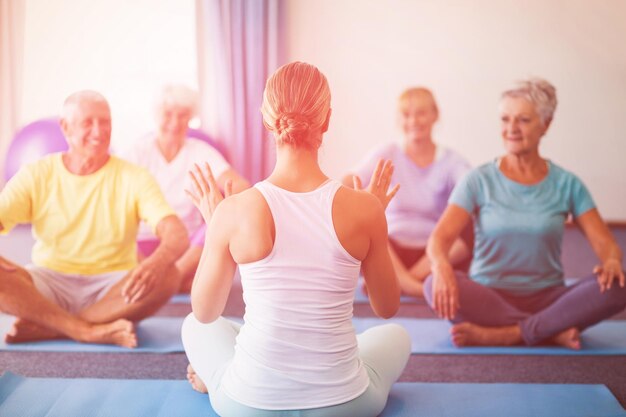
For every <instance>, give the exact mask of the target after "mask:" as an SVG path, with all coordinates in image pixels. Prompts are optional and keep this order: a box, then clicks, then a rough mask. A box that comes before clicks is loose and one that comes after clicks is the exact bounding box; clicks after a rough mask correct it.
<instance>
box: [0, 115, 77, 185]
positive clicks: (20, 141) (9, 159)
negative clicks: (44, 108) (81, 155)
mask: <svg viewBox="0 0 626 417" xmlns="http://www.w3.org/2000/svg"><path fill="white" fill-rule="evenodd" d="M65 150H67V142H66V141H65V136H63V132H62V131H61V126H60V125H59V119H57V118H50V119H41V120H37V121H35V122H32V123H30V124H28V125H26V126H24V127H23V128H22V129H20V130H19V131H18V132H17V133H16V134H15V136H14V137H13V140H12V141H11V144H10V145H9V149H8V151H7V156H6V162H5V164H4V178H5V179H6V180H7V181H8V180H9V179H10V178H11V177H12V176H13V175H15V173H16V172H17V171H19V169H20V168H21V167H22V166H23V165H25V164H27V163H30V162H35V161H37V160H39V159H41V158H42V157H43V156H45V155H48V154H50V153H53V152H62V151H65Z"/></svg>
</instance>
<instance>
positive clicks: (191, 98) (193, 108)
mask: <svg viewBox="0 0 626 417" xmlns="http://www.w3.org/2000/svg"><path fill="white" fill-rule="evenodd" d="M198 101H199V98H198V93H197V91H196V90H194V89H192V88H189V87H187V86H186V85H182V84H168V85H165V86H164V87H163V88H162V89H161V92H160V94H159V96H158V97H157V100H156V109H157V111H161V110H163V109H164V108H165V107H169V106H178V107H183V108H185V109H189V111H190V112H191V117H194V116H196V115H197V114H198Z"/></svg>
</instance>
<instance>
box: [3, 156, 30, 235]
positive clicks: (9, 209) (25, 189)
mask: <svg viewBox="0 0 626 417" xmlns="http://www.w3.org/2000/svg"><path fill="white" fill-rule="evenodd" d="M34 187H35V175H34V172H33V166H26V167H23V168H22V169H20V170H19V171H18V172H17V173H16V174H15V175H14V176H13V177H12V178H11V179H10V180H9V182H8V183H7V184H6V186H5V187H4V189H3V190H2V192H0V223H2V227H3V229H2V232H0V233H1V234H7V233H9V231H10V230H11V229H12V228H13V227H14V226H15V225H17V224H18V223H29V222H30V221H31V219H32V211H33V206H32V205H33V200H32V195H33V190H34Z"/></svg>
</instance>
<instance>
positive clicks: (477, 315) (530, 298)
mask: <svg viewBox="0 0 626 417" xmlns="http://www.w3.org/2000/svg"><path fill="white" fill-rule="evenodd" d="M455 273H456V277H457V283H458V285H459V297H460V298H459V302H460V305H461V307H460V309H459V311H458V312H457V314H456V317H455V319H454V320H453V322H454V323H461V322H465V321H466V322H470V323H474V324H477V325H479V326H487V327H498V326H509V325H512V324H519V325H520V328H521V331H522V338H523V339H524V342H525V343H526V344H527V345H534V344H537V343H541V342H542V341H545V340H546V339H548V338H550V337H552V336H555V335H557V334H559V333H560V332H562V331H563V330H567V329H569V328H571V327H575V328H577V329H578V330H580V331H581V332H582V331H583V330H585V329H586V328H587V327H590V326H593V325H594V324H596V323H599V322H600V321H602V320H604V319H607V318H609V317H611V316H613V315H614V314H617V313H619V312H620V311H622V310H623V309H624V307H626V287H625V288H620V286H619V283H617V282H614V283H613V286H612V287H611V289H610V290H608V291H605V292H604V293H600V287H599V285H598V283H597V281H596V277H595V275H592V276H590V277H587V278H585V279H582V280H580V281H579V282H577V283H576V284H574V285H572V286H569V287H566V286H565V285H558V286H554V287H550V288H546V289H543V290H540V291H537V292H534V293H532V294H529V295H514V294H511V293H510V292H507V291H503V290H498V289H493V288H488V287H485V286H484V285H481V284H478V283H476V282H474V281H472V280H471V279H469V278H468V277H467V275H466V274H465V273H463V272H460V271H455ZM424 297H425V298H426V301H427V302H428V304H429V305H430V306H431V307H432V306H433V300H432V275H431V276H429V277H428V278H427V279H426V282H425V284H424Z"/></svg>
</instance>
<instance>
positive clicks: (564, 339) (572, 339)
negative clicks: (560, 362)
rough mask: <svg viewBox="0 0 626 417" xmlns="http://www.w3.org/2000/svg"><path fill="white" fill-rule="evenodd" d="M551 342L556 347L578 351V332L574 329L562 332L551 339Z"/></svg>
mask: <svg viewBox="0 0 626 417" xmlns="http://www.w3.org/2000/svg"><path fill="white" fill-rule="evenodd" d="M552 341H553V342H554V343H556V344H557V345H560V346H563V347H566V348H570V349H574V350H580V332H579V331H578V329H577V328H575V327H572V328H570V329H567V330H564V331H562V332H561V333H559V334H557V335H556V336H554V337H553V338H552Z"/></svg>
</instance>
